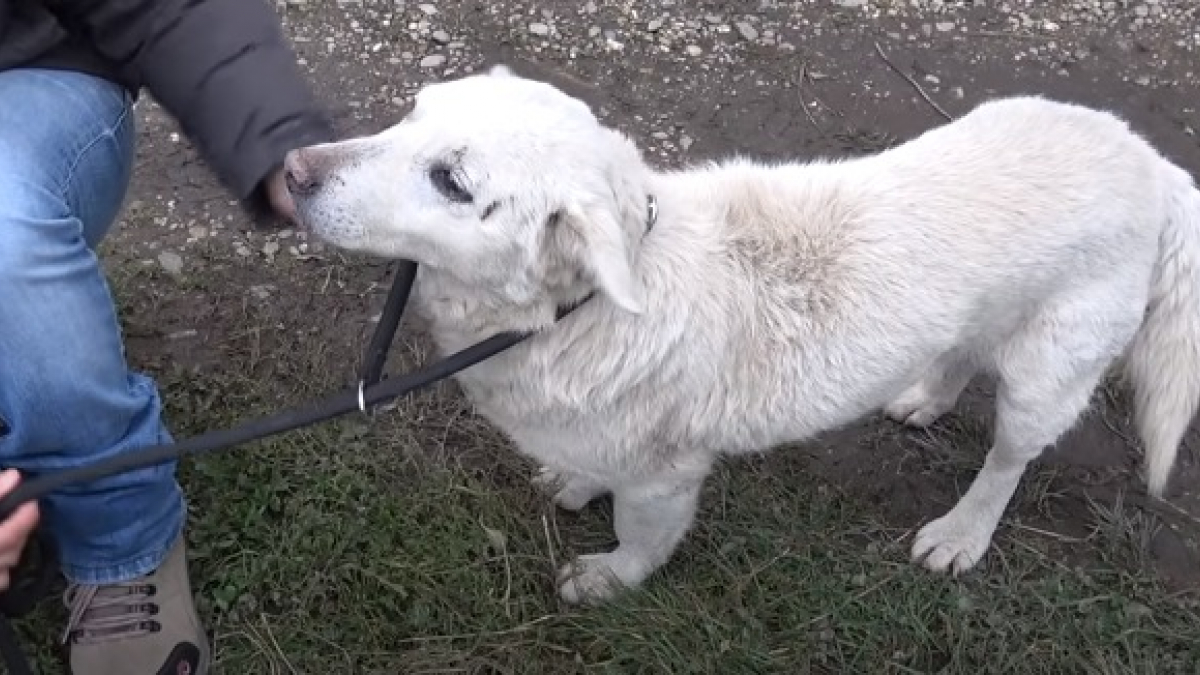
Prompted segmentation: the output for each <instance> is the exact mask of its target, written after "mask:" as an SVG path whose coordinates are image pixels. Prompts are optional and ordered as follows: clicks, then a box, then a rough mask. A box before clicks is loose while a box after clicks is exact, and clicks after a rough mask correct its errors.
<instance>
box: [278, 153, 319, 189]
mask: <svg viewBox="0 0 1200 675" xmlns="http://www.w3.org/2000/svg"><path fill="white" fill-rule="evenodd" d="M322 172H323V168H322V163H321V162H319V161H313V157H312V153H311V152H310V151H308V150H304V149H300V150H292V151H291V152H289V153H288V154H287V156H286V157H285V158H284V160H283V178H284V181H285V182H286V183H287V189H288V192H290V193H292V195H293V196H296V197H307V196H310V195H312V194H313V193H315V192H316V191H317V190H319V189H320V188H321V183H322V182H323V179H324V176H322Z"/></svg>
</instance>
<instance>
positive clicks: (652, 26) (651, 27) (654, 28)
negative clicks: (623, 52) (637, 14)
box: [646, 19, 663, 33]
mask: <svg viewBox="0 0 1200 675" xmlns="http://www.w3.org/2000/svg"><path fill="white" fill-rule="evenodd" d="M662 27H663V20H662V19H654V20H652V21H651V22H650V23H649V24H647V25H646V30H648V31H650V32H651V33H657V32H658V31H659V30H660V29H661V28H662Z"/></svg>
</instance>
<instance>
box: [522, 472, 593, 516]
mask: <svg viewBox="0 0 1200 675" xmlns="http://www.w3.org/2000/svg"><path fill="white" fill-rule="evenodd" d="M533 485H534V486H535V487H537V488H538V489H540V490H542V491H543V492H545V493H546V494H549V495H550V496H551V497H553V499H554V503H555V504H558V506H559V507H560V508H563V509H566V510H567V511H580V510H582V509H583V507H585V506H587V505H588V504H589V503H591V502H592V500H594V499H596V498H597V497H600V496H602V495H604V494H605V493H606V492H608V488H607V487H606V486H605V485H604V484H602V483H600V482H598V481H595V480H593V479H591V478H588V477H587V476H583V475H580V474H573V473H567V472H560V471H555V470H554V469H551V468H550V467H546V466H543V467H542V468H541V469H538V472H537V475H536V476H534V477H533Z"/></svg>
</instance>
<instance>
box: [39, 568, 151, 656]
mask: <svg viewBox="0 0 1200 675" xmlns="http://www.w3.org/2000/svg"><path fill="white" fill-rule="evenodd" d="M155 592H156V589H155V587H154V586H153V585H152V584H147V583H137V582H130V583H126V584H111V585H106V586H91V585H82V584H78V585H77V584H72V585H71V586H69V587H68V588H67V591H66V593H64V594H63V604H65V605H66V607H67V610H68V611H69V612H70V617H69V618H68V620H67V628H66V630H65V631H64V632H63V638H62V640H63V642H64V643H73V644H95V643H98V642H106V641H110V640H118V639H122V638H128V637H137V636H141V635H146V634H149V633H155V632H158V630H160V629H161V625H160V624H159V623H158V622H157V621H155V620H154V618H153V617H154V615H155V614H158V605H156V604H155V603H153V602H151V601H150V600H151V598H152V597H153V596H154V594H155Z"/></svg>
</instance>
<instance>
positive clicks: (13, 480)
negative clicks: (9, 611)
mask: <svg viewBox="0 0 1200 675" xmlns="http://www.w3.org/2000/svg"><path fill="white" fill-rule="evenodd" d="M20 482H21V474H20V472H19V471H17V470H16V469H8V470H6V471H4V472H2V473H0V497H3V496H5V495H7V494H8V493H10V492H12V491H13V490H15V489H17V485H18V484H19V483H20ZM37 523H38V507H37V502H26V503H24V504H22V505H21V506H19V507H17V510H16V511H14V512H13V514H12V515H11V516H9V517H8V520H5V521H4V522H3V523H0V591H5V590H8V585H9V582H10V579H9V572H10V571H11V570H12V568H14V567H16V566H17V563H18V562H20V561H21V552H22V551H24V550H25V544H26V543H27V542H28V541H29V535H30V534H31V533H32V532H33V528H35V527H37Z"/></svg>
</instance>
